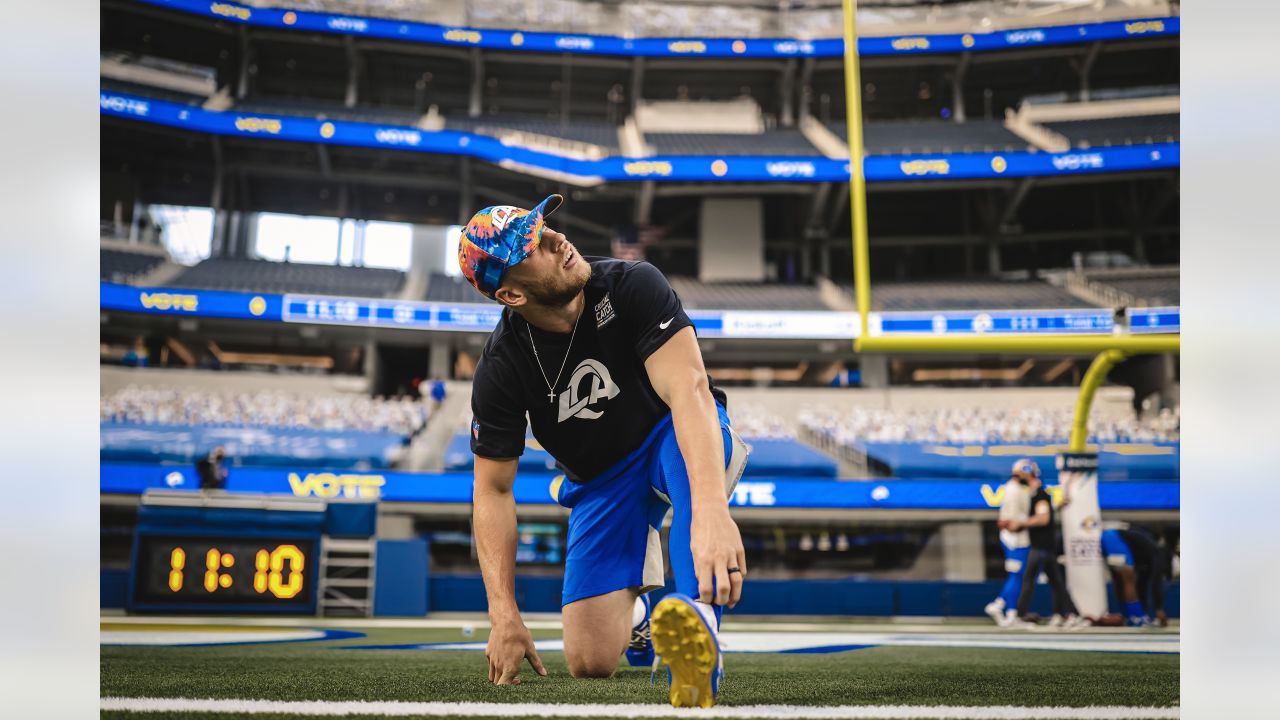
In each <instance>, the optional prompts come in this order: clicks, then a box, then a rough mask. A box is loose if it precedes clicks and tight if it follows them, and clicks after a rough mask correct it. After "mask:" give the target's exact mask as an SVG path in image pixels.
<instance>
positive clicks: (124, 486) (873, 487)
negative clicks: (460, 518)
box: [100, 463, 1179, 591]
mask: <svg viewBox="0 0 1280 720" xmlns="http://www.w3.org/2000/svg"><path fill="white" fill-rule="evenodd" d="M101 469H102V472H101V481H100V489H101V492H103V493H111V494H129V495H135V494H141V493H142V492H144V491H145V490H147V489H148V488H167V489H172V490H190V491H192V492H198V487H199V482H198V480H197V478H196V477H195V472H194V470H192V469H189V468H187V467H186V466H167V465H144V464H129V463H102V465H101ZM555 477H556V476H555V475H554V474H552V473H520V474H519V475H518V476H517V477H516V481H515V486H514V490H513V492H514V493H515V499H516V502H518V503H521V504H533V505H550V504H553V502H554V501H553V500H552V499H551V494H550V491H549V488H550V486H551V483H552V480H553V479H554V478H555ZM472 479H473V478H472V474H471V473H469V472H442V473H406V472H392V471H385V472H346V471H336V472H330V471H324V470H288V469H280V468H236V469H235V470H233V471H232V472H231V473H230V475H229V476H228V477H227V488H226V489H227V491H228V492H231V493H245V494H261V493H279V494H288V495H293V496H296V497H318V498H326V499H328V498H359V499H366V500H371V499H377V500H380V501H383V502H429V503H457V504H468V503H470V502H471V483H472ZM1056 488H1057V486H1053V487H1051V488H1050V492H1056ZM1002 492H1003V485H1002V484H1001V483H1000V482H997V481H991V482H983V481H974V480H893V481H888V482H839V481H835V480H800V479H792V478H787V479H773V478H749V479H744V480H742V481H740V482H739V483H738V486H737V488H736V489H735V490H734V494H733V496H732V497H731V498H730V504H731V505H733V506H735V507H779V508H831V509H870V508H881V509H897V510H989V509H992V508H997V507H999V506H1000V501H1001V493H1002ZM1178 492H1179V484H1178V482H1177V481H1176V480H1175V481H1155V480H1126V481H1123V482H1103V483H1099V486H1098V494H1099V501H1100V502H1101V503H1102V508H1103V509H1104V510H1177V509H1178V507H1179V499H1178V498H1179V495H1178ZM220 549H222V548H220ZM258 549H260V548H255V549H254V551H253V552H254V554H255V555H256V553H257V550H258ZM269 549H270V548H268V550H269ZM202 551H203V552H206V553H207V549H204V550H202ZM237 558H239V556H237ZM161 560H163V558H161ZM206 560H207V558H206V557H205V556H200V557H199V558H197V559H196V560H195V561H193V562H197V564H200V567H201V568H203V567H204V565H203V563H205V561H206ZM236 562H237V563H238V562H241V560H239V559H237V560H236ZM200 572H204V570H200ZM203 577H204V576H203V575H200V576H199V577H198V578H195V580H193V581H195V582H201V581H202V578H203ZM246 577H248V576H246ZM161 580H163V578H161V579H160V580H157V582H160V581H161ZM251 580H252V578H250V581H251ZM202 591H203V590H202Z"/></svg>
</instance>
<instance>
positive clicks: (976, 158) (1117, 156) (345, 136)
mask: <svg viewBox="0 0 1280 720" xmlns="http://www.w3.org/2000/svg"><path fill="white" fill-rule="evenodd" d="M98 108H99V112H100V113H101V114H102V115H105V116H108V117H116V118H124V119H128V120H134V121H138V122H146V123H153V124H157V125H164V126H167V127H174V128H181V129H185V130H190V131H193V132H203V133H211V134H214V135H226V136H238V137H258V138H265V139H270V140H286V141H291V142H306V143H327V144H333V145H345V146H351V147H373V148H383V149H392V150H403V151H406V152H425V153H435V154H444V155H464V156H467V157H474V158H477V159H480V160H485V161H487V162H491V163H494V164H514V165H516V166H528V167H532V168H539V169H542V170H547V171H551V172H557V173H563V174H567V175H572V176H576V177H580V178H586V179H591V180H601V181H612V182H624V181H631V180H652V181H655V182H675V181H678V182H689V181H702V182H717V181H719V182H765V181H769V182H846V181H848V180H849V162H848V161H847V160H833V159H831V158H825V157H811V156H802V157H796V156H724V157H717V156H710V155H708V156H688V155H655V156H650V157H645V158H625V157H607V158H601V159H596V160H587V159H574V158H566V157H562V156H559V155H553V154H551V153H545V152H540V151H537V150H530V149H527V148H522V147H518V146H514V145H504V144H502V142H501V141H500V140H498V139H497V138H494V137H489V136H487V135H477V134H474V133H468V132H460V131H457V130H422V129H420V128H415V127H409V126H399V125H382V124H375V123H364V122H355V121H347V120H317V119H314V118H307V117H298V116H290V115H271V114H267V113H243V112H235V111H226V112H218V111H212V110H204V109H202V108H199V107H195V106H192V105H183V104H180V103H173V102H169V101H166V100H156V99H153V98H147V97H142V96H139V95H129V94H126V93H116V92H109V91H105V90H100V91H99V92H98ZM1180 162H1181V146H1180V145H1179V143H1154V144H1150V145H1134V146H1125V147H1109V148H1095V149H1090V150H1074V151H1070V152H1065V153H1045V152H1034V153H1033V152H1027V151H1019V152H1004V153H952V154H945V153H941V154H931V155H894V156H873V157H868V158H866V159H865V160H864V163H863V168H864V172H865V174H866V177H867V180H868V181H869V182H890V181H898V182H901V181H909V180H931V179H950V180H964V179H975V178H998V177H1030V176H1035V177H1040V176H1050V175H1072V174H1088V173H1097V172H1122V171H1124V172H1128V171H1141V170H1158V169H1168V168H1176V167H1178V166H1179V164H1180Z"/></svg>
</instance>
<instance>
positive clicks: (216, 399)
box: [99, 385, 427, 469]
mask: <svg viewBox="0 0 1280 720" xmlns="http://www.w3.org/2000/svg"><path fill="white" fill-rule="evenodd" d="M99 406H100V411H99V418H100V422H101V447H102V450H101V454H102V459H103V460H107V461H112V462H183V463H185V462H194V461H195V460H196V459H197V458H199V457H202V456H203V455H204V454H206V453H208V452H209V451H210V450H211V449H213V448H214V447H215V446H218V445H222V446H224V447H225V448H226V449H227V453H228V457H229V460H230V462H232V463H233V464H236V465H276V466H281V465H282V466H289V467H332V468H366V469H367V468H387V467H390V466H391V465H392V464H393V463H394V462H395V461H396V460H397V459H398V458H399V456H400V453H401V452H402V448H403V446H404V445H405V444H406V443H407V442H408V440H409V438H411V437H412V436H413V435H415V434H416V433H418V432H419V431H420V430H422V428H423V427H424V426H425V425H426V419H427V409H426V405H425V404H423V403H420V402H414V401H412V400H380V399H372V398H369V397H367V396H364V395H358V394H341V395H304V394H297V393H286V392H278V391H256V392H231V391H221V392H220V391H211V390H197V389H194V388H174V387H154V386H148V387H138V386H133V385H130V386H127V387H124V388H121V389H117V390H116V391H114V392H112V393H110V394H108V395H104V396H103V397H102V398H101V399H100V403H99Z"/></svg>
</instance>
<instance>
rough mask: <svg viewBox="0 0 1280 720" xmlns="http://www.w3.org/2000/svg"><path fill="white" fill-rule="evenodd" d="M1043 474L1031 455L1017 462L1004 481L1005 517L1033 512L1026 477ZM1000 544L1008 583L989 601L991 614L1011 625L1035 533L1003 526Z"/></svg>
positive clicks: (1023, 518)
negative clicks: (1024, 479)
mask: <svg viewBox="0 0 1280 720" xmlns="http://www.w3.org/2000/svg"><path fill="white" fill-rule="evenodd" d="M1032 473H1034V474H1036V475H1039V474H1040V468H1039V466H1037V465H1036V464H1035V462H1033V461H1032V460H1029V459H1027V458H1023V459H1022V460H1019V461H1017V462H1015V463H1014V464H1013V471H1012V473H1011V474H1010V477H1009V481H1008V482H1006V483H1005V484H1004V496H1003V498H1002V499H1001V502H1000V514H999V515H998V516H997V524H998V523H999V522H1001V521H1008V520H1021V521H1024V522H1025V521H1026V520H1027V518H1028V517H1029V516H1030V514H1031V494H1030V493H1029V492H1028V491H1027V486H1026V485H1025V484H1023V482H1022V478H1024V477H1026V476H1028V475H1030V474H1032ZM1000 547H1002V548H1004V571H1005V573H1007V574H1006V576H1005V581H1004V587H1003V588H1002V589H1001V590H1000V594H999V595H997V596H996V599H995V600H992V601H991V602H989V603H987V607H986V608H985V610H986V613H987V615H990V616H991V619H992V620H995V622H996V624H997V625H999V626H1000V627H1009V626H1010V625H1013V624H1015V623H1016V622H1017V619H1018V618H1017V611H1016V610H1015V609H1014V607H1015V606H1016V605H1017V604H1018V593H1019V592H1021V591H1022V570H1023V568H1024V567H1025V566H1026V564H1027V553H1028V552H1029V551H1030V548H1031V536H1030V535H1029V534H1028V532H1027V530H1025V529H1023V530H1018V531H1013V530H1008V529H1004V528H1002V529H1001V530H1000Z"/></svg>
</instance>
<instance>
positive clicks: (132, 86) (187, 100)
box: [98, 77, 206, 105]
mask: <svg viewBox="0 0 1280 720" xmlns="http://www.w3.org/2000/svg"><path fill="white" fill-rule="evenodd" d="M98 86H99V87H100V88H101V89H103V90H107V91H111V92H119V93H126V94H128V95H141V96H143V97H149V98H155V99H156V100H168V101H169V102H174V103H182V104H183V105H200V104H202V103H203V102H204V101H205V99H206V98H205V97H204V96H202V95H193V94H191V93H185V92H181V91H178V90H169V89H167V88H159V87H155V86H153V85H143V84H141V83H135V82H128V81H125V80H114V79H111V78H106V77H103V78H101V79H100V80H99V85H98Z"/></svg>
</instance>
